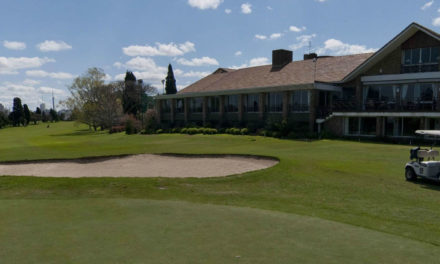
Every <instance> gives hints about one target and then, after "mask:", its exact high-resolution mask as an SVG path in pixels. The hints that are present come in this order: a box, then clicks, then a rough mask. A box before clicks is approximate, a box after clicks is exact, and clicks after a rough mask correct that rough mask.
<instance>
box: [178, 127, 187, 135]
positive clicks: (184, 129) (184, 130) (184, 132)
mask: <svg viewBox="0 0 440 264" xmlns="http://www.w3.org/2000/svg"><path fill="white" fill-rule="evenodd" d="M187 130H188V128H186V127H184V128H182V129H181V130H180V133H182V134H186V131H187Z"/></svg>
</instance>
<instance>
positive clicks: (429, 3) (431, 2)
mask: <svg viewBox="0 0 440 264" xmlns="http://www.w3.org/2000/svg"><path fill="white" fill-rule="evenodd" d="M433 4H434V0H432V1H429V2H427V3H426V4H424V5H423V6H422V7H421V8H420V9H421V10H423V11H425V10H426V9H428V8H430V7H431V6H432V5H433Z"/></svg>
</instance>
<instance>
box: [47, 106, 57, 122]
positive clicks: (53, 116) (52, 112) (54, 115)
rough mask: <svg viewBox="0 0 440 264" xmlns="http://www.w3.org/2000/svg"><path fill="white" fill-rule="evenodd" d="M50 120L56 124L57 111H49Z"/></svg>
mask: <svg viewBox="0 0 440 264" xmlns="http://www.w3.org/2000/svg"><path fill="white" fill-rule="evenodd" d="M49 114H50V119H51V121H52V122H58V121H59V119H58V113H57V111H55V110H53V109H52V108H51V109H50V110H49Z"/></svg>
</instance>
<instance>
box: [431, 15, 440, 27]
mask: <svg viewBox="0 0 440 264" xmlns="http://www.w3.org/2000/svg"><path fill="white" fill-rule="evenodd" d="M432 25H433V26H436V27H440V17H437V18H434V19H433V20H432Z"/></svg>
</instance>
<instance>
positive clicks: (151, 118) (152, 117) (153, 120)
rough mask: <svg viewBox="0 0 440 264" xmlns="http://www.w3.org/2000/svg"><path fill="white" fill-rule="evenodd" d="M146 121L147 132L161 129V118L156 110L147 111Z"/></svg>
mask: <svg viewBox="0 0 440 264" xmlns="http://www.w3.org/2000/svg"><path fill="white" fill-rule="evenodd" d="M144 121H145V132H146V133H154V132H155V131H156V130H157V129H159V118H158V115H157V112H156V110H154V109H148V110H147V113H145V118H144Z"/></svg>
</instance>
